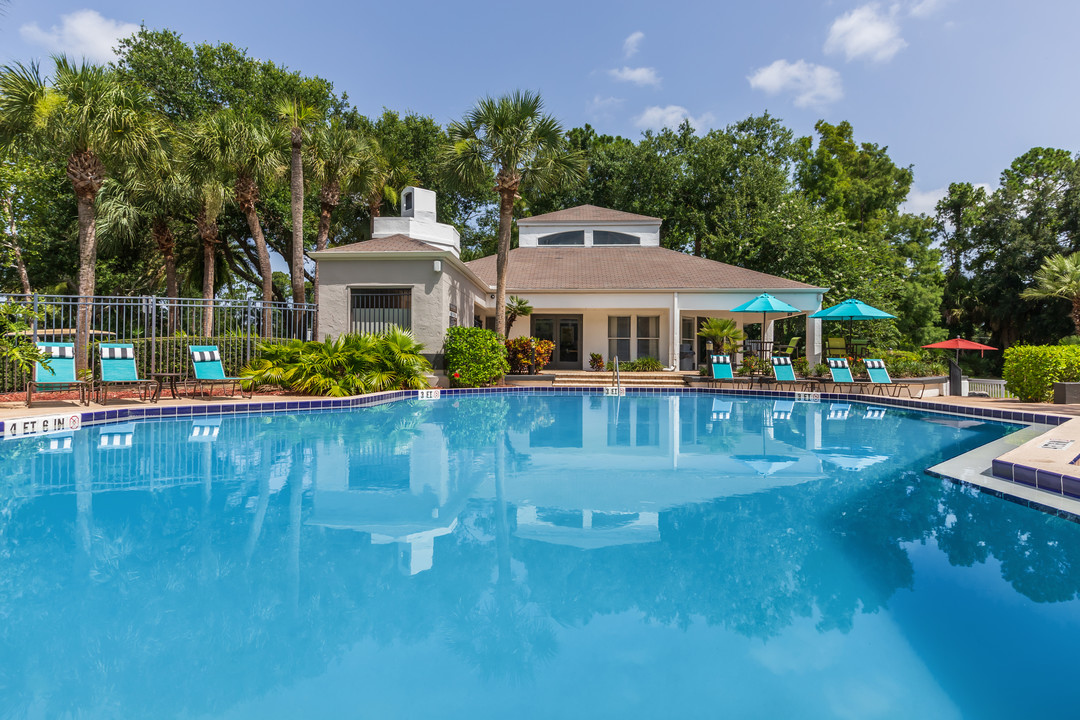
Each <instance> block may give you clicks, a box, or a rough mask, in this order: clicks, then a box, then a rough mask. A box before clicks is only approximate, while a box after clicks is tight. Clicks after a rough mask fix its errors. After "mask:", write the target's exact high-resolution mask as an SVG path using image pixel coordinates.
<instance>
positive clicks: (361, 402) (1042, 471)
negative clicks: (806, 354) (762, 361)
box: [0, 386, 1080, 521]
mask: <svg viewBox="0 0 1080 720" xmlns="http://www.w3.org/2000/svg"><path fill="white" fill-rule="evenodd" d="M606 390H610V388H604V387H595V386H591V387H589V386H580V387H511V386H499V387H487V388H449V389H446V388H443V389H439V390H437V391H436V392H432V391H420V390H392V391H387V392H381V393H372V394H369V395H355V396H351V397H346V398H314V399H304V400H293V399H289V400H277V399H267V400H258V401H256V400H250V399H249V400H246V401H245V400H244V399H240V400H239V401H233V400H229V399H222V400H218V399H217V398H215V399H214V400H212V401H207V402H206V403H205V404H187V405H141V406H137V407H118V408H114V409H106V410H85V411H83V410H81V409H78V408H76V409H70V410H67V409H64V410H61V411H60V412H57V408H55V407H50V408H34V409H32V410H37V412H28V413H27V415H26V416H25V417H28V418H29V417H34V416H41V415H56V414H60V415H68V414H70V415H71V416H75V415H76V414H78V415H79V418H80V421H81V425H82V426H89V425H102V424H108V423H116V422H123V421H128V420H137V419H153V418H181V417H184V418H194V417H206V416H220V415H253V414H273V413H291V412H307V411H313V410H346V409H354V408H363V407H372V406H376V405H384V404H386V403H392V402H398V401H401V400H417V399H419V398H420V394H421V392H427V393H430V394H431V395H437V396H440V397H461V396H469V395H501V394H515V395H556V396H558V395H603V394H604V393H605V391H606ZM623 392H624V393H625V395H627V396H650V395H727V396H745V397H761V398H777V399H781V398H782V399H786V400H796V401H798V400H802V401H807V402H841V403H844V402H858V403H862V404H866V405H880V406H885V407H895V408H902V409H907V410H919V411H923V412H929V413H935V414H940V415H951V416H961V417H972V418H980V419H983V420H991V421H998V422H1005V423H1017V424H1022V425H1029V426H1030V425H1042V426H1047V427H1048V428H1049V430H1048V431H1047V432H1046V433H1041V434H1039V435H1038V436H1037V437H1035V438H1033V439H1031V440H1030V441H1028V443H1026V444H1025V445H1023V446H1021V447H1020V448H1011V449H1010V450H1009V451H1008V452H1006V453H1004V454H1003V455H1001V456H998V457H994V458H992V459H991V462H990V466H989V467H988V468H986V472H982V473H979V474H978V477H974V476H967V477H953V475H952V474H949V473H947V472H941V471H933V472H932V471H931V469H927V471H926V472H927V473H929V474H931V475H933V476H935V477H942V478H947V479H949V480H953V481H954V482H959V483H963V484H967V485H972V484H974V485H976V486H978V487H980V488H981V489H983V490H986V491H988V492H990V493H992V494H995V495H1011V497H1010V498H1009V499H1013V500H1015V501H1019V502H1022V503H1025V504H1029V505H1030V504H1033V503H1034V505H1040V504H1044V505H1046V504H1048V506H1049V507H1050V508H1052V510H1051V512H1055V513H1062V512H1064V513H1067V514H1069V515H1070V516H1073V517H1075V518H1076V519H1077V520H1078V521H1080V516H1077V515H1076V510H1077V508H1075V507H1072V505H1071V504H1068V505H1069V508H1070V509H1066V508H1065V507H1057V506H1056V505H1054V503H1055V501H1056V499H1057V498H1065V499H1070V500H1080V465H1077V466H1072V465H1070V466H1069V467H1075V468H1076V470H1075V473H1073V472H1070V471H1069V470H1068V469H1064V468H1062V467H1060V466H1055V467H1053V468H1052V469H1048V468H1046V467H1038V465H1039V461H1038V459H1036V460H1035V461H1033V460H1032V459H1031V453H1030V447H1029V446H1033V445H1037V444H1039V443H1040V442H1044V441H1045V440H1046V438H1047V436H1050V435H1053V434H1054V431H1055V429H1056V428H1057V427H1058V426H1061V425H1065V424H1066V423H1068V424H1069V426H1070V427H1069V428H1067V429H1065V430H1066V431H1067V432H1072V433H1075V435H1074V437H1076V438H1080V418H1073V417H1069V416H1064V415H1056V414H1053V413H1036V412H1028V411H1022V410H1008V409H999V408H986V407H978V406H971V405H960V404H957V405H952V404H948V403H946V402H943V401H933V402H928V401H926V400H921V399H918V400H917V399H908V398H899V397H891V396H887V395H866V394H861V393H838V392H814V393H799V392H793V391H790V390H757V389H736V388H725V387H719V388H704V387H685V388H680V387H627V388H623ZM14 419H20V418H6V419H4V420H0V435H4V433H5V431H6V429H7V423H9V422H11V421H12V420H14ZM1078 453H1080V444H1078V445H1077V446H1076V449H1075V450H1073V451H1072V452H1071V453H1070V454H1069V458H1070V459H1073V455H1076V458H1075V460H1076V461H1078V462H1080V454H1078ZM944 464H945V463H942V464H940V465H938V466H935V468H939V467H940V466H941V465H944ZM1059 465H1060V464H1059ZM969 475H970V474H969ZM989 480H992V481H993V482H989ZM1040 481H1041V482H1040ZM980 483H982V484H980ZM999 483H1004V486H1002V485H1000V484H999ZM1029 490H1034V491H1035V492H1037V493H1039V495H1038V498H1041V499H1042V500H1043V501H1045V502H1043V503H1040V502H1039V501H1037V500H1033V499H1032V498H1029V497H1027V495H1028V494H1029V492H1028V491H1029ZM1058 505H1062V503H1058Z"/></svg>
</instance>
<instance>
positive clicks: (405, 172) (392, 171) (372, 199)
mask: <svg viewBox="0 0 1080 720" xmlns="http://www.w3.org/2000/svg"><path fill="white" fill-rule="evenodd" d="M367 142H368V150H369V154H370V155H371V158H372V163H373V167H372V171H371V175H370V177H369V178H368V182H367V184H366V187H365V189H364V190H363V194H364V198H365V199H366V200H367V207H368V215H369V216H370V217H371V232H372V233H373V234H374V232H375V218H377V217H379V215H380V214H381V213H382V204H383V202H388V203H390V204H391V205H396V204H397V203H398V191H399V190H400V189H401V188H403V187H405V186H407V185H415V184H417V182H419V181H418V180H417V178H416V173H414V172H413V171H412V168H410V167H409V164H408V161H406V160H405V158H404V157H402V156H401V154H400V153H398V152H397V151H396V150H395V149H394V148H391V147H388V146H387V145H386V144H384V143H380V142H379V141H378V140H377V139H375V138H369V139H368V141H367Z"/></svg>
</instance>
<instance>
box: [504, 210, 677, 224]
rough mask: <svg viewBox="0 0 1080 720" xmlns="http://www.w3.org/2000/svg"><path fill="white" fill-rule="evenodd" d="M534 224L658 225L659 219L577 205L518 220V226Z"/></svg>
mask: <svg viewBox="0 0 1080 720" xmlns="http://www.w3.org/2000/svg"><path fill="white" fill-rule="evenodd" d="M534 222H545V223H549V222H551V223H563V222H565V223H587V222H601V223H605V222H607V223H623V222H647V223H658V222H660V218H654V217H649V216H648V215H635V214H634V213H628V212H622V211H621V210H611V209H610V208H602V207H597V206H595V205H578V206H577V207H572V208H567V209H566V210H556V211H555V212H550V213H545V214H544V215H533V216H532V217H527V218H521V219H520V220H518V225H528V224H529V223H534Z"/></svg>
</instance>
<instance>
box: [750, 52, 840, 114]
mask: <svg viewBox="0 0 1080 720" xmlns="http://www.w3.org/2000/svg"><path fill="white" fill-rule="evenodd" d="M746 79H747V80H749V81H750V87H752V88H754V89H755V90H762V91H764V92H766V93H768V94H769V95H776V94H777V93H781V92H791V93H794V95H795V105H797V106H798V107H807V106H809V105H824V104H826V103H830V102H833V101H836V100H839V99H840V98H842V97H843V96H844V88H843V84H842V83H841V81H840V73H838V72H836V71H835V70H833V69H832V68H830V67H825V66H824V65H814V64H813V63H808V62H806V61H805V60H798V61H796V62H793V63H792V62H788V61H787V60H777V61H776V62H774V63H773V64H771V65H766V66H765V67H763V68H758V69H757V70H755V71H754V72H753V73H752V74H750V75H749V76H747V78H746Z"/></svg>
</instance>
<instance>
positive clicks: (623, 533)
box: [514, 505, 660, 550]
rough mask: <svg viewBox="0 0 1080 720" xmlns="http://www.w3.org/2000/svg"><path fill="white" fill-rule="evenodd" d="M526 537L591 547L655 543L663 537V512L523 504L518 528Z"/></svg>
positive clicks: (517, 533)
mask: <svg viewBox="0 0 1080 720" xmlns="http://www.w3.org/2000/svg"><path fill="white" fill-rule="evenodd" d="M514 535H516V536H517V537H519V538H524V539H526V540H539V541H540V542H546V543H553V544H555V545H571V546H573V547H578V548H582V549H584V550H591V549H593V548H599V547H611V546H613V545H632V544H635V543H651V542H656V541H658V540H659V539H660V514H659V513H655V512H633V513H624V512H593V511H592V510H561V509H559V508H538V507H534V506H531V505H519V506H518V508H517V531H516V532H515V533H514Z"/></svg>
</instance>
